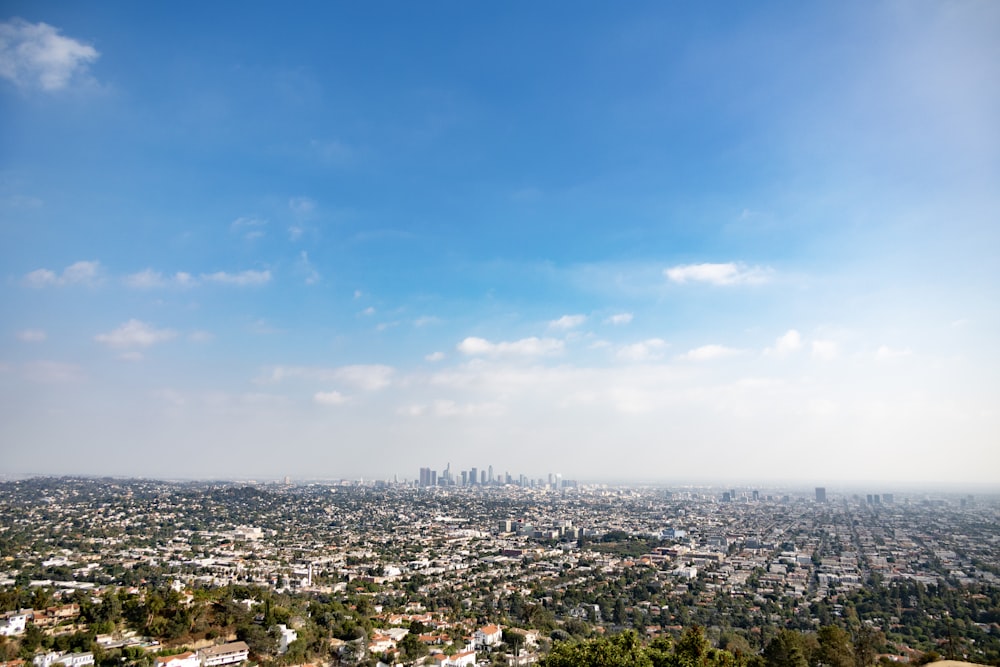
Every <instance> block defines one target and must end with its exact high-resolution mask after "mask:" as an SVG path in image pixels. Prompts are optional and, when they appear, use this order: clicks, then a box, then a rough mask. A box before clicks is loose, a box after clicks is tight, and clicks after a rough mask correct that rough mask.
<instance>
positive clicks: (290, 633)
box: [278, 623, 299, 655]
mask: <svg viewBox="0 0 1000 667" xmlns="http://www.w3.org/2000/svg"><path fill="white" fill-rule="evenodd" d="M298 638H299V633H297V632H295V630H292V629H291V628H289V627H287V626H285V624H284V623H281V624H279V625H278V653H279V654H280V655H284V654H286V653H288V645H289V644H291V643H292V642H293V641H295V640H296V639H298Z"/></svg>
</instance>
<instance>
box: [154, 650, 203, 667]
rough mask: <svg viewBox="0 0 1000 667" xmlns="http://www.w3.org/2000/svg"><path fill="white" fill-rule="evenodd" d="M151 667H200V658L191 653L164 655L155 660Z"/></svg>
mask: <svg viewBox="0 0 1000 667" xmlns="http://www.w3.org/2000/svg"><path fill="white" fill-rule="evenodd" d="M153 667H201V658H199V657H198V654H197V653H194V652H193V651H187V652H186V653H177V654H175V655H164V656H160V657H159V658H157V659H156V661H155V662H154V663H153Z"/></svg>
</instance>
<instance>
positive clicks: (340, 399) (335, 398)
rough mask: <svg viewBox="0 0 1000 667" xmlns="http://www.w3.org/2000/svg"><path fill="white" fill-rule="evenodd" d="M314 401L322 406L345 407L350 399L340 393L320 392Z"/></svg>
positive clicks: (314, 397) (315, 395) (316, 394)
mask: <svg viewBox="0 0 1000 667" xmlns="http://www.w3.org/2000/svg"><path fill="white" fill-rule="evenodd" d="M313 400H314V401H316V402H317V403H319V404H320V405H343V404H344V403H347V402H348V401H349V400H350V399H349V398H348V397H347V396H344V395H343V394H341V393H340V392H339V391H318V392H316V393H315V394H313Z"/></svg>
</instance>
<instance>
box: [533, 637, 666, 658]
mask: <svg viewBox="0 0 1000 667" xmlns="http://www.w3.org/2000/svg"><path fill="white" fill-rule="evenodd" d="M538 664H539V667H653V662H652V660H651V659H650V657H649V655H648V654H647V653H646V651H645V649H644V648H643V646H642V644H641V643H640V642H639V635H638V634H637V633H636V632H635V631H634V630H628V631H626V632H623V633H621V634H620V635H615V636H613V637H600V638H598V639H591V640H588V641H585V642H580V643H570V642H560V643H558V644H556V645H555V647H553V649H552V652H551V653H549V654H548V655H547V656H545V657H544V658H542V659H541V660H540V661H539V663H538Z"/></svg>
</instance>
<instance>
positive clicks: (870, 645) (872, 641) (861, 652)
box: [854, 623, 885, 667]
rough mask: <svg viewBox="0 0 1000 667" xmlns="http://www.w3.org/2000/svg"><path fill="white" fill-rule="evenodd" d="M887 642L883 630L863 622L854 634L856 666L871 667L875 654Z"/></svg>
mask: <svg viewBox="0 0 1000 667" xmlns="http://www.w3.org/2000/svg"><path fill="white" fill-rule="evenodd" d="M884 643H885V635H884V634H882V631H881V630H879V629H877V628H874V627H872V626H870V625H868V624H867V623H862V624H861V626H860V627H858V629H857V631H856V632H855V634H854V664H855V666H856V667H871V666H872V665H874V664H875V656H876V655H878V651H879V649H880V648H881V647H882V645H883V644H884Z"/></svg>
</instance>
